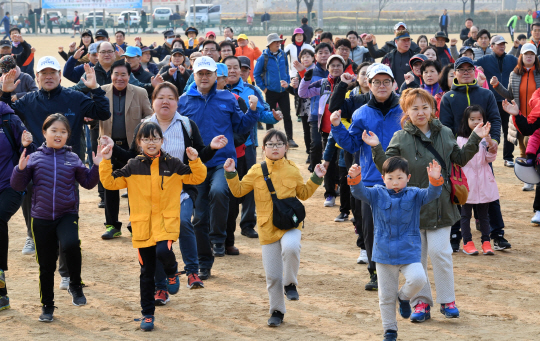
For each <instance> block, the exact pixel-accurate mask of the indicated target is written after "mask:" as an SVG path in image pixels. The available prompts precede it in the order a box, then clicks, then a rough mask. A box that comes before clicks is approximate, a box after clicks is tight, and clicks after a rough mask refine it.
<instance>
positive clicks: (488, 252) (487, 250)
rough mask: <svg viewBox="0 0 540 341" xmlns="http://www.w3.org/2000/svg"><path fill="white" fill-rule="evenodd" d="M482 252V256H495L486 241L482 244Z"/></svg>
mask: <svg viewBox="0 0 540 341" xmlns="http://www.w3.org/2000/svg"><path fill="white" fill-rule="evenodd" d="M482 252H483V253H484V255H489V256H493V255H494V254H495V253H494V252H493V250H492V249H491V243H490V242H488V241H485V242H483V243H482Z"/></svg>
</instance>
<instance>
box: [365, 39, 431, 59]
mask: <svg viewBox="0 0 540 341" xmlns="http://www.w3.org/2000/svg"><path fill="white" fill-rule="evenodd" d="M395 49H396V43H395V42H394V41H393V40H391V41H387V42H386V43H385V44H384V46H383V47H382V48H380V49H379V50H375V46H374V45H373V42H369V43H368V50H369V54H370V55H371V57H372V58H373V59H377V58H381V57H384V56H386V55H387V54H388V53H390V52H392V51H393V50H395ZM409 50H410V51H413V52H414V53H413V55H415V54H419V53H420V46H418V45H416V43H415V42H414V41H412V40H411V47H410V49H409Z"/></svg>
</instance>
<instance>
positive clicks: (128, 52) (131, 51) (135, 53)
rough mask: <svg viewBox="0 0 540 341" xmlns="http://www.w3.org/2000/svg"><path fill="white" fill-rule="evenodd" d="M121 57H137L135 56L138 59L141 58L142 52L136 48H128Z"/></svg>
mask: <svg viewBox="0 0 540 341" xmlns="http://www.w3.org/2000/svg"><path fill="white" fill-rule="evenodd" d="M122 56H127V57H137V56H139V57H140V56H142V51H141V49H140V48H139V47H137V46H128V47H127V49H126V52H125V53H124V54H123V55H122Z"/></svg>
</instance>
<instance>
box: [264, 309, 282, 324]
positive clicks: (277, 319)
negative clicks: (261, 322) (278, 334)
mask: <svg viewBox="0 0 540 341" xmlns="http://www.w3.org/2000/svg"><path fill="white" fill-rule="evenodd" d="M284 316H285V315H284V314H282V313H281V311H279V310H276V311H274V312H273V313H272V316H271V317H270V318H269V319H268V325H269V326H270V327H278V326H279V325H280V324H281V322H283V317H284Z"/></svg>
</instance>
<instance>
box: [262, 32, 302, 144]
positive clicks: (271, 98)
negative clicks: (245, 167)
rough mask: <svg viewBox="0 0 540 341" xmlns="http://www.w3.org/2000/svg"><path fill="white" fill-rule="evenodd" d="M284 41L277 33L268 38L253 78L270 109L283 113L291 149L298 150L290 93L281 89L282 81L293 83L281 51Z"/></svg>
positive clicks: (270, 126) (268, 126)
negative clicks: (294, 138) (294, 135)
mask: <svg viewBox="0 0 540 341" xmlns="http://www.w3.org/2000/svg"><path fill="white" fill-rule="evenodd" d="M282 41H283V39H281V38H280V37H279V35H278V34H277V33H272V34H269V35H268V37H266V42H267V44H266V47H267V49H265V50H264V51H263V53H262V54H261V56H260V57H259V58H258V59H257V62H256V63H255V69H254V70H253V77H254V78H255V84H257V86H258V87H259V88H261V90H262V91H263V92H264V93H265V94H266V102H267V103H268V104H270V108H272V109H276V107H277V105H278V104H279V109H280V110H281V112H282V113H283V124H284V125H285V134H287V139H288V140H289V148H298V145H297V144H296V142H294V140H293V127H292V120H291V103H290V101H289V93H288V92H287V90H285V89H284V88H282V87H281V81H286V82H287V83H290V82H291V77H290V76H289V63H288V61H287V56H286V55H285V52H283V50H281V48H280V47H281V42H282ZM273 127H274V125H273V124H267V125H266V129H272V128H273Z"/></svg>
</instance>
